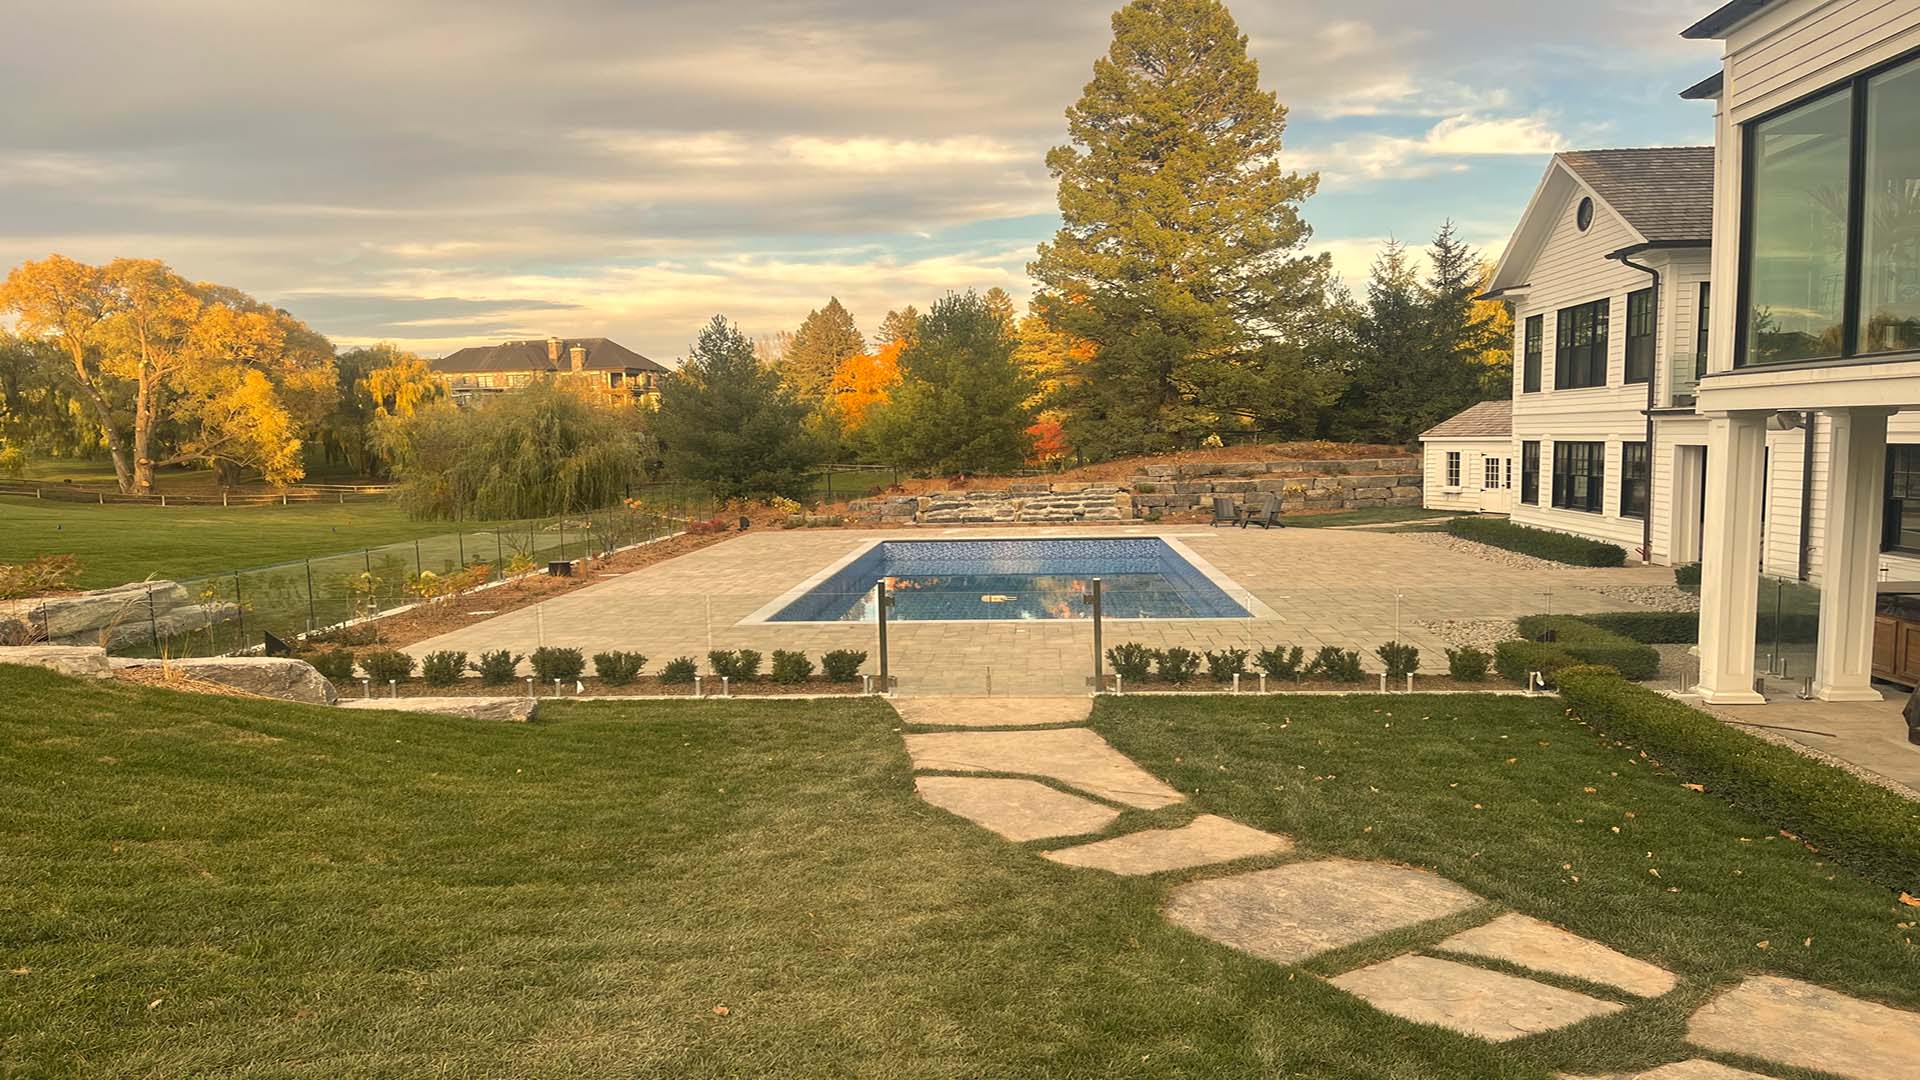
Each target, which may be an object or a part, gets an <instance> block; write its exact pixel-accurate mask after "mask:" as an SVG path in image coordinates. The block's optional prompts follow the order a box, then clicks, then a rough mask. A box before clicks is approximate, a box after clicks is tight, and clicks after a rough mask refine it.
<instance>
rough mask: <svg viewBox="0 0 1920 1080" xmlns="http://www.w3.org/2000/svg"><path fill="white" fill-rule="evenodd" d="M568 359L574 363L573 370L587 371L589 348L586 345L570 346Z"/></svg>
mask: <svg viewBox="0 0 1920 1080" xmlns="http://www.w3.org/2000/svg"><path fill="white" fill-rule="evenodd" d="M567 359H568V360H569V361H571V362H572V363H573V370H575V371H585V370H587V347H586V346H585V345H569V346H568V347H567Z"/></svg>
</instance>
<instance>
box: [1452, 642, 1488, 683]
mask: <svg viewBox="0 0 1920 1080" xmlns="http://www.w3.org/2000/svg"><path fill="white" fill-rule="evenodd" d="M1492 664H1493V654H1492V653H1490V652H1488V651H1487V650H1485V649H1476V648H1474V647H1473V646H1471V645H1462V646H1461V647H1459V648H1457V649H1448V650H1447V674H1449V675H1451V676H1453V677H1454V678H1455V679H1458V680H1460V681H1461V682H1484V681H1486V678H1487V668H1488V667H1489V666H1491V665H1492Z"/></svg>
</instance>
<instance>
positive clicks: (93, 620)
mask: <svg viewBox="0 0 1920 1080" xmlns="http://www.w3.org/2000/svg"><path fill="white" fill-rule="evenodd" d="M238 614H239V608H237V607H236V606H234V604H233V603H232V602H231V601H230V600H221V599H210V600H208V601H207V602H204V603H202V602H199V601H197V600H196V599H195V598H194V597H193V596H192V595H191V594H189V593H188V592H187V589H186V587H185V586H182V585H180V584H179V583H177V582H172V581H137V582H134V583H132V584H130V585H116V586H114V587H113V588H111V589H95V590H93V591H92V592H83V593H73V594H71V595H67V596H46V597H35V598H32V599H27V600H9V601H5V602H0V624H20V626H22V627H25V628H30V629H31V631H32V635H33V636H34V637H44V638H46V639H48V640H51V641H79V642H86V643H88V644H96V645H104V646H106V647H108V648H122V647H125V646H129V645H145V644H147V643H149V642H150V641H151V640H152V639H153V638H154V637H155V636H158V637H162V638H165V637H168V636H170V635H177V634H187V633H193V632H195V631H199V630H204V629H206V628H207V625H208V624H209V623H218V622H226V621H229V620H231V619H233V618H234V617H236V616H237V615H238ZM6 631H7V632H8V633H10V634H17V633H18V631H16V630H13V629H12V628H11V626H8V627H7V628H6Z"/></svg>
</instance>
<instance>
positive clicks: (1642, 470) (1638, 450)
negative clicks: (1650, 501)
mask: <svg viewBox="0 0 1920 1080" xmlns="http://www.w3.org/2000/svg"><path fill="white" fill-rule="evenodd" d="M1649 475H1651V471H1650V470H1649V468H1648V458H1647V444H1646V443H1644V442H1630V443H1622V444H1620V516H1621V517H1630V518H1644V517H1646V516H1647V491H1648V487H1647V478H1648V476H1649Z"/></svg>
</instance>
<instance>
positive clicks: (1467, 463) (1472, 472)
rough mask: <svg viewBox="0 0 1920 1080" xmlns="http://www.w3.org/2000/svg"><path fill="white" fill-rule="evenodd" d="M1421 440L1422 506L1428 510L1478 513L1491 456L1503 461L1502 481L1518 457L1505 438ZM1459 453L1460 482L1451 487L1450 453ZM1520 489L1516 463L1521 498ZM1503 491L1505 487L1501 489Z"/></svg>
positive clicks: (1515, 484)
mask: <svg viewBox="0 0 1920 1080" xmlns="http://www.w3.org/2000/svg"><path fill="white" fill-rule="evenodd" d="M1420 441H1421V447H1422V455H1421V456H1422V457H1423V458H1424V464H1423V465H1422V471H1423V473H1424V475H1425V483H1424V484H1422V485H1421V489H1420V505H1421V506H1423V507H1425V508H1427V509H1428V510H1467V511H1478V510H1480V509H1481V508H1482V505H1483V504H1482V499H1483V497H1484V494H1485V492H1486V486H1485V483H1486V462H1487V458H1489V457H1497V458H1500V459H1501V479H1502V482H1503V485H1504V481H1505V478H1506V475H1507V465H1506V461H1507V459H1508V458H1509V457H1517V455H1514V454H1513V453H1512V450H1513V447H1512V445H1511V444H1510V443H1508V442H1507V441H1506V440H1504V439H1444V438H1442V439H1427V438H1423V439H1421V440H1420ZM1449 452H1457V453H1459V455H1460V483H1459V484H1458V485H1457V486H1452V487H1449V486H1448V484H1447V454H1448V453H1449ZM1519 489H1520V463H1519V461H1518V460H1515V461H1514V462H1513V491H1514V494H1515V497H1516V498H1517V497H1518V492H1519ZM1502 490H1503V491H1504V490H1505V488H1504V486H1503V487H1502Z"/></svg>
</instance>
